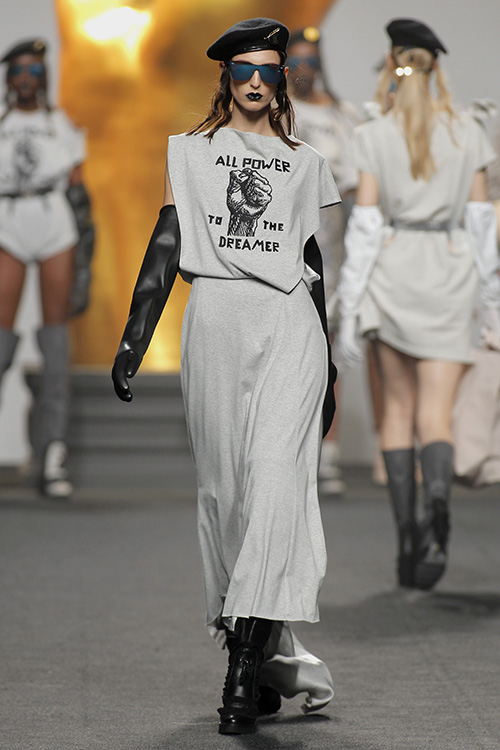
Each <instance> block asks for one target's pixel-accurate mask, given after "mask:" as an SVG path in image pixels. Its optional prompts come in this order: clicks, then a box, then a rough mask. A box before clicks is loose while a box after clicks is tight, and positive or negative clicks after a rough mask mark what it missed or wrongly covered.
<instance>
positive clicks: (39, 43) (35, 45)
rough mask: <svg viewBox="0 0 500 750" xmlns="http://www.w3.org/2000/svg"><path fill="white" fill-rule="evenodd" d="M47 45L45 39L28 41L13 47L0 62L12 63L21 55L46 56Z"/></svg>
mask: <svg viewBox="0 0 500 750" xmlns="http://www.w3.org/2000/svg"><path fill="white" fill-rule="evenodd" d="M46 51H47V43H46V42H44V40H43V39H26V40H25V41H24V42H18V43H17V44H15V45H14V46H13V47H11V48H10V49H9V50H7V52H6V53H5V55H4V56H3V57H2V59H1V60H0V63H5V62H10V61H11V60H13V59H14V58H15V57H19V55H42V56H43V55H45V53H46Z"/></svg>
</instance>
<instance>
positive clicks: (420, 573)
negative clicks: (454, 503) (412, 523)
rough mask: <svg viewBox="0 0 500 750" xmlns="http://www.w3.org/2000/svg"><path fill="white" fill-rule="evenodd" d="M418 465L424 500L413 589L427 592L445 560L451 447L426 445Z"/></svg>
mask: <svg viewBox="0 0 500 750" xmlns="http://www.w3.org/2000/svg"><path fill="white" fill-rule="evenodd" d="M420 465H421V467H422V477H423V481H424V492H425V500H424V518H423V520H422V522H421V523H420V524H419V531H418V554H417V562H416V565H415V586H416V587H417V588H419V589H422V590H424V591H427V590H429V589H431V588H432V587H433V586H435V584H436V583H437V582H438V581H439V579H440V578H441V577H442V576H443V575H444V572H445V570H446V564H447V561H448V537H449V533H450V515H449V501H450V488H451V480H452V477H453V445H452V444H451V443H447V442H445V441H441V440H439V441H436V442H434V443H428V445H426V446H424V447H423V448H422V450H421V451H420Z"/></svg>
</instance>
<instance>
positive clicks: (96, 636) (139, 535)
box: [0, 471, 500, 750]
mask: <svg viewBox="0 0 500 750" xmlns="http://www.w3.org/2000/svg"><path fill="white" fill-rule="evenodd" d="M348 481H349V491H348V493H347V494H346V496H345V497H344V498H342V499H333V498H323V499H322V512H323V519H324V524H325V532H326V536H327V542H328V548H329V569H328V575H327V578H326V581H325V585H324V588H323V591H322V595H321V616H322V619H321V622H320V623H319V624H317V625H307V626H306V625H300V626H298V627H297V633H298V635H299V637H300V638H301V640H303V642H304V643H305V645H307V646H308V648H309V649H310V650H311V651H312V652H314V653H316V654H317V655H318V656H320V657H321V658H323V659H324V660H325V661H326V662H327V663H328V664H329V666H330V668H331V670H332V673H333V676H334V680H335V683H336V697H335V698H334V700H333V701H332V703H331V704H330V706H329V707H328V708H327V709H325V710H324V711H323V712H321V713H320V714H318V715H311V716H304V715H302V714H301V712H300V702H301V701H300V698H297V699H293V700H291V701H285V705H284V707H283V709H282V710H281V711H280V713H279V714H277V715H276V716H275V717H272V718H267V719H263V720H262V721H261V722H260V725H259V732H258V734H256V735H252V736H247V737H240V738H234V737H222V736H220V735H218V734H217V713H216V709H217V707H218V706H219V705H220V694H221V689H222V684H223V681H224V676H225V668H226V655H225V652H221V651H219V650H218V648H217V647H216V645H215V644H214V643H213V642H212V641H211V639H210V637H209V636H208V634H207V632H206V630H205V627H204V624H203V614H204V613H203V595H202V588H201V575H200V563H199V556H198V547H197V540H196V523H195V513H196V509H195V504H194V502H193V492H192V481H191V480H187V481H186V488H185V490H182V489H180V490H176V492H175V493H172V492H169V491H168V488H166V489H165V492H164V493H158V492H155V493H152V492H148V493H145V494H142V495H141V494H139V493H132V492H127V491H118V490H111V489H108V490H106V491H102V492H92V493H90V492H87V493H77V495H76V497H75V498H74V500H73V501H72V502H71V503H68V504H64V503H56V502H47V501H42V500H39V499H37V498H36V497H35V496H34V495H32V494H31V493H30V492H29V491H26V490H21V489H18V488H16V487H11V488H3V489H1V488H0V523H1V538H0V543H1V547H0V550H1V615H0V616H1V622H0V639H1V654H0V701H1V716H0V747H1V748H2V750H70V749H73V748H74V749H76V750H87V748H88V749H89V750H101V748H102V749H103V750H104V749H105V750H115V749H116V750H166V748H168V749H169V750H170V749H173V750H176V749H177V748H179V749H182V750H183V749H184V748H187V749H190V748H196V749H197V750H198V749H199V750H218V749H219V748H228V747H238V748H245V749H247V748H248V749H249V750H250V749H251V748H262V749H265V750H268V749H271V748H279V749H280V750H309V749H311V750H313V749H314V750H322V749H323V748H325V750H326V748H328V749H330V748H334V749H338V750H403V749H404V750H424V749H425V750H427V748H429V749H431V750H498V748H499V747H500V710H499V709H500V705H499V704H500V699H499V694H500V690H499V688H500V627H499V625H500V581H499V571H500V565H499V562H500V553H499V518H500V516H499V509H498V502H499V499H500V497H499V496H500V492H499V487H498V486H496V487H490V488H488V489H486V490H481V491H469V490H466V489H464V488H460V487H457V488H455V492H454V501H453V536H452V545H451V562H450V568H449V571H448V573H447V575H446V577H445V578H444V579H443V580H442V582H441V583H440V585H439V586H438V588H437V589H436V591H435V592H433V593H431V594H423V593H418V592H409V593H402V592H401V591H397V590H396V589H395V587H394V572H393V570H394V563H393V556H394V549H395V540H394V538H393V529H392V521H391V518H390V513H389V508H388V502H387V500H386V493H385V490H384V489H381V488H375V487H373V486H372V485H371V484H370V481H369V478H368V475H367V472H352V471H351V472H350V474H349V477H348Z"/></svg>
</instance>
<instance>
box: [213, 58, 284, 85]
mask: <svg viewBox="0 0 500 750" xmlns="http://www.w3.org/2000/svg"><path fill="white" fill-rule="evenodd" d="M226 65H227V66H228V68H229V72H230V74H231V78H232V79H233V81H239V82H240V83H241V82H242V81H249V80H250V78H251V77H252V76H253V74H254V73H255V71H256V70H257V71H258V72H259V75H260V77H261V78H262V80H263V81H264V83H270V84H276V83H279V82H280V81H281V79H282V78H283V73H284V72H285V66H284V65H273V64H269V65H253V64H252V63H246V62H235V61H234V60H231V61H230V62H228V63H226Z"/></svg>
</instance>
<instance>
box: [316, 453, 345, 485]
mask: <svg viewBox="0 0 500 750" xmlns="http://www.w3.org/2000/svg"><path fill="white" fill-rule="evenodd" d="M318 477H319V480H320V485H319V488H320V491H321V492H324V493H327V494H329V495H341V494H342V493H344V492H345V490H346V486H345V482H344V479H343V477H342V469H341V468H340V450H339V444H338V443H337V442H336V441H334V440H323V443H322V446H321V459H320V462H319V471H318Z"/></svg>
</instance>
